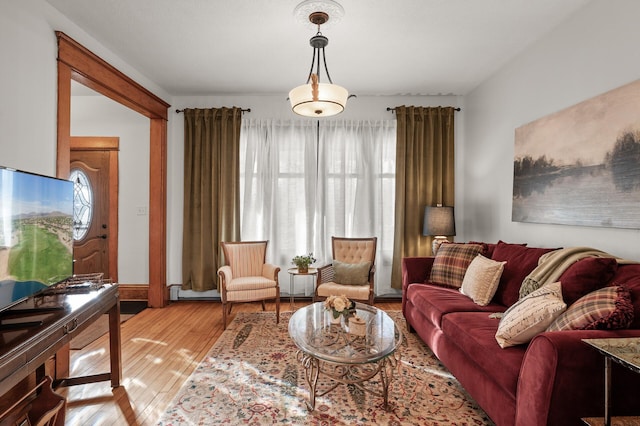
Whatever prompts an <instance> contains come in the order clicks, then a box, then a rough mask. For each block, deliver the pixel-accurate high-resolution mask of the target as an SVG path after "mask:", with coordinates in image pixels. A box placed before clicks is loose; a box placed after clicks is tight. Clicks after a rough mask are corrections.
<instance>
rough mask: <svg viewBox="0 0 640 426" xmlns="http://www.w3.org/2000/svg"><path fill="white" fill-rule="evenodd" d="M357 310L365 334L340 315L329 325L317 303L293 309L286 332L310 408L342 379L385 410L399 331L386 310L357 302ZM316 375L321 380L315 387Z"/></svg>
mask: <svg viewBox="0 0 640 426" xmlns="http://www.w3.org/2000/svg"><path fill="white" fill-rule="evenodd" d="M356 314H357V315H358V316H359V317H360V318H362V319H364V321H365V330H366V332H365V333H364V335H360V334H362V333H358V335H356V334H353V333H350V332H349V325H348V321H346V320H345V319H344V318H342V319H341V321H340V323H339V324H333V323H332V321H331V318H332V314H331V313H330V312H329V311H327V310H325V309H324V306H323V304H322V302H317V303H314V304H311V305H308V306H305V307H304V308H301V309H298V310H297V311H296V312H295V313H294V314H293V315H292V316H291V319H290V320H289V334H290V335H291V338H292V339H293V341H294V342H295V344H296V346H298V348H299V350H298V354H297V360H298V361H299V362H300V363H301V364H302V366H303V367H304V372H305V381H306V382H307V385H308V386H309V402H308V406H309V409H310V410H314V409H315V402H316V397H319V396H323V395H326V394H327V393H329V392H331V391H332V390H334V389H335V388H336V387H338V386H339V385H341V384H346V385H354V386H356V387H358V388H359V389H361V390H363V391H365V392H368V393H371V394H373V395H376V396H379V397H381V398H382V399H383V407H384V409H385V410H389V384H390V383H391V380H392V379H393V370H394V368H395V367H396V365H397V363H398V361H399V359H400V352H399V351H398V348H399V347H400V345H401V344H402V332H401V331H400V329H399V328H398V327H397V325H396V323H395V322H394V321H393V320H392V319H391V317H389V315H387V313H386V312H384V311H382V310H380V309H377V308H375V307H373V306H369V305H365V304H360V303H356ZM376 376H378V377H379V379H378V380H377V382H379V387H378V386H375V383H376V381H375V380H374V379H375V378H376ZM319 380H322V381H323V386H322V388H321V390H320V391H319V390H318V381H319ZM324 380H326V381H327V383H324Z"/></svg>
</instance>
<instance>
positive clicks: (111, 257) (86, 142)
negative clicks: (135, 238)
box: [70, 138, 118, 282]
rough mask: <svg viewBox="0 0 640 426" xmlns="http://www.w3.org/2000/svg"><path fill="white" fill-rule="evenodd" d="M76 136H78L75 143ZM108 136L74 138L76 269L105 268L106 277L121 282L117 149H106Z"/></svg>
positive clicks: (97, 270)
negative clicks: (102, 142) (105, 143)
mask: <svg viewBox="0 0 640 426" xmlns="http://www.w3.org/2000/svg"><path fill="white" fill-rule="evenodd" d="M73 139H76V141H75V142H76V143H75V144H74V143H73ZM104 139H105V138H72V148H71V152H70V154H71V157H70V176H71V178H72V180H73V181H74V183H75V195H74V244H73V258H74V265H73V272H74V274H89V273H96V272H102V273H103V274H104V278H105V279H109V278H110V279H111V280H113V281H114V282H117V279H118V277H117V270H118V269H117V243H118V242H117V241H118V240H117V232H118V230H117V214H118V208H117V201H118V200H117V185H118V183H117V182H118V181H117V176H118V174H117V150H116V151H114V150H113V149H109V148H107V149H105V147H104V146H103V144H101V143H99V142H100V141H103V140H104ZM109 139H117V138H109ZM74 145H75V147H74ZM114 152H115V158H114ZM114 161H115V163H116V164H115V167H114V164H112V162H114ZM114 186H115V190H114V188H113V187H114ZM113 216H115V217H113Z"/></svg>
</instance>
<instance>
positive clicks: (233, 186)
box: [182, 108, 242, 291]
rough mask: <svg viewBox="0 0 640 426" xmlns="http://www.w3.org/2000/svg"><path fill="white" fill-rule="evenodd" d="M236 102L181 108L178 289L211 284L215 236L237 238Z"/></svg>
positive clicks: (217, 250)
mask: <svg viewBox="0 0 640 426" xmlns="http://www.w3.org/2000/svg"><path fill="white" fill-rule="evenodd" d="M241 119H242V111H241V109H240V108H209V109H185V110H184V221H183V236H182V289H183V290H194V291H206V290H212V289H216V288H217V282H218V281H217V271H218V267H219V265H222V262H223V261H224V259H223V253H222V249H221V247H220V242H221V241H238V240H240V174H239V170H240V161H239V158H240V123H241Z"/></svg>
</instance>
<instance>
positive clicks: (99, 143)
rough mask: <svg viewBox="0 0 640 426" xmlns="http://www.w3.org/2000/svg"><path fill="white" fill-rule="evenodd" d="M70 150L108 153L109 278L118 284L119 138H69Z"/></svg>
mask: <svg viewBox="0 0 640 426" xmlns="http://www.w3.org/2000/svg"><path fill="white" fill-rule="evenodd" d="M69 149H70V150H74V149H75V150H79V151H80V150H82V151H107V152H108V153H109V183H108V185H109V207H108V208H109V220H108V222H107V226H108V229H109V253H108V256H109V278H111V279H112V280H113V281H114V282H118V202H119V201H118V151H119V150H120V138H119V137H114V136H71V137H70V138H69Z"/></svg>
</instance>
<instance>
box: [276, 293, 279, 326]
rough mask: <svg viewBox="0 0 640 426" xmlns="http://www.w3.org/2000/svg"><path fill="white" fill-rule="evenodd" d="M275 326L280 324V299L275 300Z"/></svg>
mask: <svg viewBox="0 0 640 426" xmlns="http://www.w3.org/2000/svg"><path fill="white" fill-rule="evenodd" d="M276 324H280V298H279V297H277V298H276Z"/></svg>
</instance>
